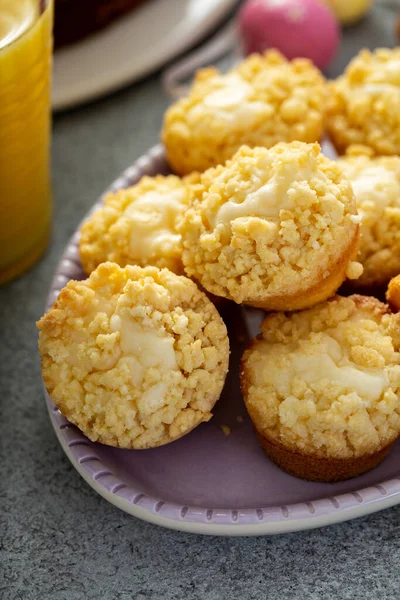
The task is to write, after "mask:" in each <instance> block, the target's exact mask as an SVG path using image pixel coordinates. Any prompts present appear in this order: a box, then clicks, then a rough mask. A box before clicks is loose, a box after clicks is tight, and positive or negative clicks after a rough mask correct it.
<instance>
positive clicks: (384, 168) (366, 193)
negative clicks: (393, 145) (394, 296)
mask: <svg viewBox="0 0 400 600" xmlns="http://www.w3.org/2000/svg"><path fill="white" fill-rule="evenodd" d="M338 162H339V165H340V167H341V168H342V169H343V172H344V174H345V175H346V177H347V178H348V179H349V180H350V182H351V184H352V187H353V190H354V193H355V197H356V203H357V208H358V212H359V214H360V216H361V217H362V223H361V242H360V251H359V256H358V259H359V261H360V262H361V263H362V265H363V267H364V272H363V274H362V275H361V277H360V279H359V280H358V281H357V285H366V286H371V285H379V284H386V283H387V282H388V281H389V280H390V279H391V277H393V276H394V275H397V274H398V273H400V158H399V157H397V156H390V157H381V158H369V157H368V156H367V155H365V154H356V155H352V154H349V155H348V156H346V157H344V158H342V159H340V160H339V161H338Z"/></svg>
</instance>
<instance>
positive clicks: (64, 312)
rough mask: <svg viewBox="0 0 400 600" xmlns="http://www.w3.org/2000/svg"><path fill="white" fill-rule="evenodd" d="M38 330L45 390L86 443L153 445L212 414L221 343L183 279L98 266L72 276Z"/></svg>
mask: <svg viewBox="0 0 400 600" xmlns="http://www.w3.org/2000/svg"><path fill="white" fill-rule="evenodd" d="M38 327H39V329H40V330H41V332H40V337H39V349H40V352H41V355H42V371H43V379H44V382H45V385H46V388H47V390H48V392H49V394H50V395H51V398H52V400H53V401H54V402H55V404H56V405H57V406H58V407H59V409H60V410H61V412H62V413H63V414H64V415H65V416H66V417H67V418H68V419H69V420H70V421H71V422H72V423H74V424H75V425H77V426H78V427H79V428H80V429H82V431H83V432H84V433H85V434H86V435H87V436H88V437H89V438H90V439H91V440H93V441H100V442H102V443H105V444H109V445H114V446H119V447H123V448H147V447H153V446H158V445H161V444H164V443H167V442H169V441H171V440H173V439H175V438H177V437H180V436H181V435H183V434H184V433H186V432H187V431H190V429H192V428H193V427H195V426H196V425H198V424H199V423H200V422H201V421H207V420H209V419H210V418H211V416H212V415H211V409H212V407H213V405H214V404H215V402H216V400H217V399H218V397H219V395H220V393H221V390H222V387H223V384H224V380H225V376H226V372H227V367H228V355H229V342H228V337H227V332H226V327H225V325H224V323H223V321H222V319H221V318H220V316H219V314H218V312H217V310H216V309H215V307H214V305H213V304H212V303H211V302H210V301H209V300H208V298H207V297H206V295H205V294H203V293H202V292H200V291H199V290H198V288H197V287H196V285H195V284H194V283H193V282H192V281H190V280H189V279H187V278H186V277H179V276H177V275H175V274H174V273H172V272H170V271H168V270H167V269H163V270H159V269H157V268H155V267H147V268H141V267H137V266H127V267H125V268H124V269H121V268H120V267H119V266H118V265H116V264H113V263H104V264H102V265H100V266H99V267H98V268H97V269H96V270H95V271H94V272H93V273H92V274H91V276H90V277H89V279H87V280H85V281H70V282H69V283H68V284H67V286H66V287H65V288H64V289H63V290H62V291H61V292H60V295H59V297H58V299H57V301H56V302H55V304H54V305H53V307H52V308H51V309H50V310H49V311H48V313H47V314H46V315H44V317H43V318H42V319H41V320H40V321H39V322H38Z"/></svg>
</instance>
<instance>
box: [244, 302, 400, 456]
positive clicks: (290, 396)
mask: <svg viewBox="0 0 400 600" xmlns="http://www.w3.org/2000/svg"><path fill="white" fill-rule="evenodd" d="M398 326H399V320H398V317H397V315H391V314H390V313H389V309H388V307H387V306H386V305H384V304H382V303H381V302H379V301H378V300H376V299H375V298H372V297H366V296H350V297H348V298H343V297H340V296H336V297H334V298H333V299H331V300H329V301H327V302H324V303H322V304H319V305H318V306H316V307H314V308H312V309H309V310H307V311H303V312H298V313H292V314H290V315H288V314H284V313H274V314H271V315H269V316H268V317H267V318H266V319H265V320H264V322H263V324H262V326H261V332H262V333H261V336H260V337H259V338H256V340H254V342H253V343H252V344H251V345H250V346H249V348H248V349H247V350H246V352H245V354H244V357H243V362H242V366H243V372H242V388H243V390H244V396H245V400H246V406H247V409H248V411H249V413H250V416H251V418H252V420H253V422H254V424H255V426H256V428H257V429H258V430H259V431H260V433H261V434H263V435H265V436H266V437H267V438H270V439H271V438H272V439H273V440H276V441H280V442H281V443H283V444H284V445H285V446H286V447H288V448H290V449H293V450H295V451H298V452H300V453H303V454H310V455H315V456H317V457H334V458H350V457H358V456H362V455H366V454H372V453H374V452H376V451H378V450H380V449H381V448H383V447H385V446H386V445H388V444H389V443H391V442H392V441H394V439H396V437H397V436H398V434H399V432H400V400H399V393H400V354H399V341H400V340H399V335H398V333H397V331H398Z"/></svg>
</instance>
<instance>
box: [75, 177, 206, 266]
mask: <svg viewBox="0 0 400 600" xmlns="http://www.w3.org/2000/svg"><path fill="white" fill-rule="evenodd" d="M195 180H196V175H192V176H191V177H190V178H189V179H186V180H182V179H180V178H179V177H175V176H174V175H169V176H168V177H163V176H162V175H157V176H156V177H143V178H142V179H141V180H140V181H139V183H137V184H136V185H134V186H132V187H129V188H127V189H122V190H118V191H117V192H114V193H111V194H108V195H107V196H106V198H105V199H104V205H103V206H102V207H101V208H99V209H98V210H96V211H95V212H94V213H93V214H92V215H91V216H90V217H89V218H88V219H87V220H86V221H85V222H84V224H83V225H82V227H81V237H80V242H79V253H80V258H81V263H82V266H83V269H84V270H85V272H86V274H87V275H89V274H90V273H91V272H92V271H93V270H94V269H96V267H98V265H99V264H101V263H102V262H106V261H112V262H115V263H117V264H119V265H120V266H122V267H124V266H125V265H128V264H135V265H139V266H141V267H146V266H148V265H152V266H156V267H159V268H167V269H170V270H171V271H173V272H174V273H177V274H179V275H180V274H182V273H183V266H182V260H181V254H182V246H181V236H180V235H179V233H178V232H177V222H178V220H179V218H180V217H181V216H182V214H183V212H184V211H185V210H186V209H187V207H188V204H189V199H190V192H189V187H188V185H187V183H188V182H189V181H192V182H193V181H195Z"/></svg>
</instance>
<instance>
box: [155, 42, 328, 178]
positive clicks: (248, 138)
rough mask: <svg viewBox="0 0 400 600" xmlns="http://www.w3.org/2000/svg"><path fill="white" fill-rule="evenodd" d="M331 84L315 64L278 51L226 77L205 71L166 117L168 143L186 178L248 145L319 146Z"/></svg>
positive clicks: (248, 61) (251, 60) (249, 61)
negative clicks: (327, 87)
mask: <svg viewBox="0 0 400 600" xmlns="http://www.w3.org/2000/svg"><path fill="white" fill-rule="evenodd" d="M324 105H325V82H324V79H323V77H322V75H321V73H320V72H319V71H318V69H316V67H314V66H313V65H312V63H311V62H310V61H309V60H306V59H295V60H293V61H292V62H289V61H287V60H286V59H285V58H284V57H283V56H282V55H281V54H279V53H278V52H277V51H275V50H269V51H267V52H266V53H265V54H264V55H259V54H253V55H251V56H250V57H248V58H247V59H245V60H244V61H243V62H241V63H240V64H239V65H238V66H237V67H235V68H234V69H232V70H231V71H229V72H228V73H227V74H225V75H223V74H221V73H219V72H218V71H217V70H216V69H214V68H207V69H203V70H200V71H199V72H198V73H197V75H196V78H195V81H194V84H193V86H192V89H191V91H190V93H189V95H188V96H187V97H185V98H182V99H181V100H179V101H178V102H176V103H175V104H173V105H172V106H171V107H170V108H169V109H168V110H167V112H166V114H165V119H164V126H163V132H162V139H163V142H164V144H165V147H166V151H167V156H168V160H169V162H170V164H171V165H172V167H173V169H174V170H175V171H176V172H177V173H180V174H185V173H190V172H191V171H193V170H198V171H204V170H205V169H207V168H209V167H211V166H215V165H217V164H221V163H223V162H225V160H227V159H228V158H231V156H232V155H233V154H234V153H235V152H236V150H238V148H239V147H240V146H241V145H242V144H247V145H249V146H265V147H270V146H273V145H274V144H276V143H277V142H280V141H288V142H289V141H292V140H301V141H305V142H314V141H319V140H320V139H321V137H322V134H323V116H324V115H323V113H324Z"/></svg>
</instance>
